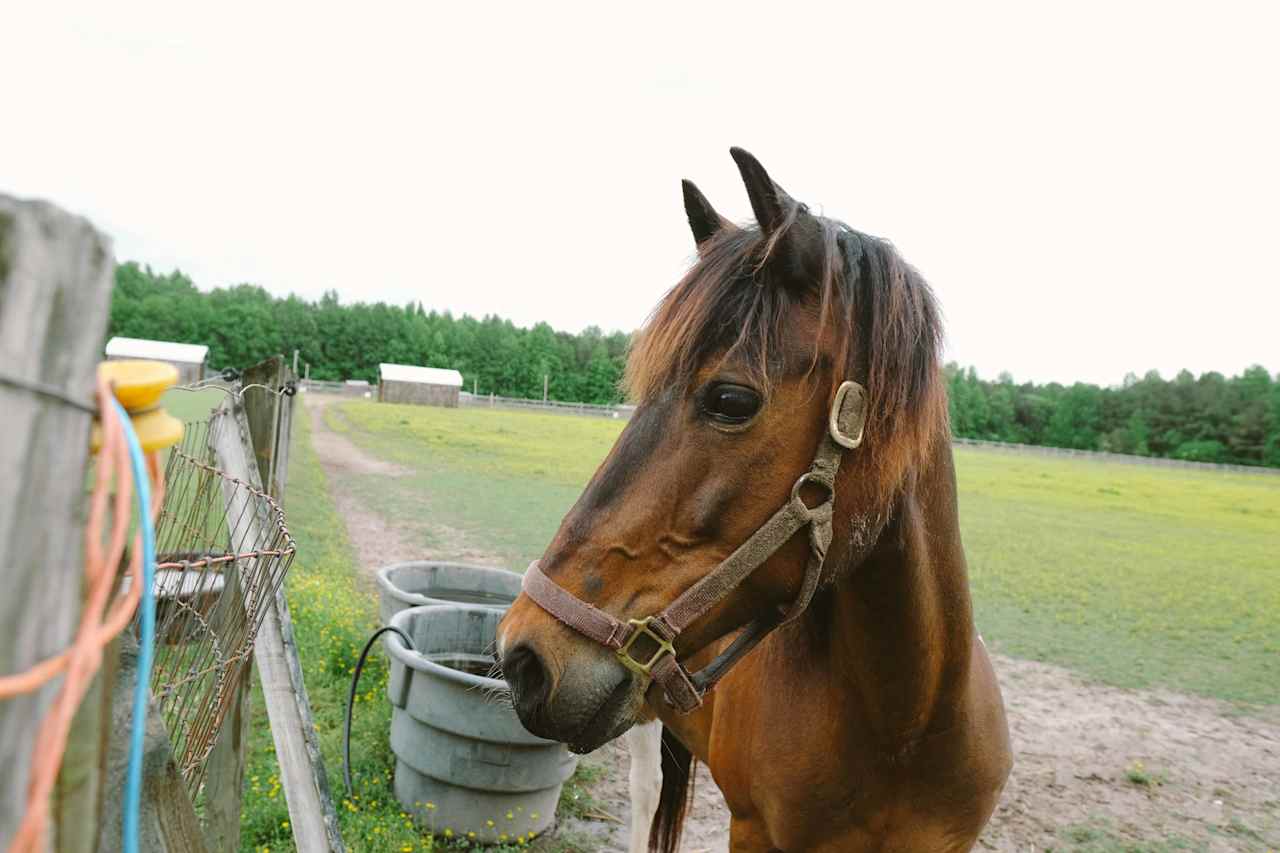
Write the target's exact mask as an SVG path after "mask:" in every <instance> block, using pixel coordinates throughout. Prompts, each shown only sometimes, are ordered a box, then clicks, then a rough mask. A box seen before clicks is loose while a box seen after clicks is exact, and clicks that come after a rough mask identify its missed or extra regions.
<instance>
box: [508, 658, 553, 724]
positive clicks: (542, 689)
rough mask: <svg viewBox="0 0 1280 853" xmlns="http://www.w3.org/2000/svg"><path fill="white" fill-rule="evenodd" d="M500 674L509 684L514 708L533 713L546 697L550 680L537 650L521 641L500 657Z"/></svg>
mask: <svg viewBox="0 0 1280 853" xmlns="http://www.w3.org/2000/svg"><path fill="white" fill-rule="evenodd" d="M502 675H503V677H504V678H506V680H507V684H509V685H511V694H512V698H513V699H514V700H515V703H516V709H517V710H519V711H520V712H521V713H522V714H525V713H529V714H531V713H533V711H534V710H535V709H537V708H538V707H539V706H540V705H542V703H543V702H545V701H546V699H547V690H548V689H549V688H550V683H551V680H550V679H549V678H548V677H547V670H546V668H545V667H544V666H543V665H542V661H541V659H539V657H538V654H537V652H535V651H534V650H533V649H531V648H529V647H528V646H526V645H524V644H523V643H522V644H520V645H518V646H516V647H515V648H514V649H511V650H510V651H509V652H507V653H506V654H505V655H503V657H502Z"/></svg>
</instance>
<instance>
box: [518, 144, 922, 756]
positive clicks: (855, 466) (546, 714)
mask: <svg viewBox="0 0 1280 853" xmlns="http://www.w3.org/2000/svg"><path fill="white" fill-rule="evenodd" d="M732 153H733V156H734V159H735V160H736V161H737V163H738V167H739V169H740V171H741V173H742V177H743V180H744V182H745V183H746V187H747V192H748V194H749V196H750V199H751V206H752V209H753V211H754V212H755V216H756V221H757V223H758V224H757V225H756V226H750V227H738V226H735V225H732V224H730V223H729V222H727V221H725V220H724V219H723V218H721V217H720V216H719V215H718V214H717V213H716V212H715V210H714V209H712V207H711V205H710V204H709V203H708V202H707V200H706V198H704V197H703V195H702V194H701V193H700V192H699V191H698V190H697V188H696V187H694V186H693V184H691V183H688V182H685V184H684V200H685V210H686V212H687V213H688V217H689V224H690V225H691V227H692V229H693V234H694V238H695V240H696V242H697V246H698V260H697V262H696V263H695V264H694V266H693V267H692V268H691V269H690V271H689V272H688V274H687V275H686V276H685V277H684V278H683V279H682V280H681V281H680V283H679V284H677V285H676V286H675V287H674V288H673V289H672V290H671V291H670V292H669V293H668V294H667V295H666V297H664V299H663V300H662V302H661V304H660V305H659V306H658V308H657V310H656V311H655V313H654V315H653V316H652V318H651V319H650V321H649V323H648V324H647V326H646V327H645V329H644V330H643V332H642V333H641V334H640V336H639V337H638V339H637V341H636V342H635V345H634V347H633V350H632V352H631V356H630V360H629V362H628V365H627V383H628V388H629V391H630V393H631V395H632V397H633V398H634V399H635V400H636V402H637V403H638V406H637V408H636V411H635V414H634V416H633V417H632V419H631V421H630V423H629V424H628V425H627V427H626V429H624V430H623V432H622V434H621V436H619V438H618V441H617V443H616V444H615V445H614V447H613V449H612V451H611V452H610V453H609V455H608V457H607V458H606V459H605V460H604V463H603V464H602V465H601V466H600V469H599V470H598V471H597V472H596V474H595V476H594V477H593V478H592V479H591V482H590V483H589V484H588V485H587V488H586V490H585V491H584V492H583V494H582V496H581V497H580V498H579V499H578V502H577V503H576V504H575V505H574V507H573V508H572V509H571V510H570V511H569V514H568V515H567V516H566V517H565V519H564V521H563V522H562V523H561V525H560V529H559V531H558V532H557V533H556V536H555V538H554V539H553V540H552V542H551V544H550V546H549V547H548V548H547V550H546V553H545V554H544V555H543V557H542V559H541V560H540V561H539V563H540V571H541V574H542V577H543V579H544V580H545V581H546V583H545V584H544V588H547V587H556V588H558V589H559V590H563V592H564V593H565V594H564V595H563V596H562V597H563V598H565V599H572V598H576V599H578V602H576V603H574V604H573V605H572V606H573V607H577V608H582V607H583V605H581V602H585V603H587V604H590V605H593V606H594V608H596V609H597V610H598V611H602V612H603V614H607V615H606V616H604V617H603V621H604V622H605V623H612V624H614V625H619V624H623V625H625V624H626V623H628V621H629V620H632V619H637V620H638V619H643V618H644V617H649V616H653V615H655V614H659V613H660V612H662V611H664V608H667V607H668V606H669V605H671V604H672V602H673V601H675V600H676V599H677V598H678V597H680V596H681V595H682V593H685V592H686V591H687V590H689V589H690V588H691V587H693V586H694V585H695V584H697V583H698V582H699V581H700V580H702V579H703V578H704V577H707V576H708V575H709V574H710V573H712V572H713V571H715V570H717V567H720V566H721V565H722V564H723V563H724V561H725V560H726V558H728V557H729V556H730V555H731V554H733V553H734V552H735V550H739V548H740V546H742V545H743V543H744V542H746V541H747V540H748V539H749V538H751V537H752V535H753V533H755V532H756V531H757V530H760V529H761V528H762V526H765V525H767V524H770V523H773V519H774V516H775V514H779V513H780V511H779V507H784V508H785V507H787V506H788V505H792V499H793V487H795V488H796V492H797V496H798V497H799V498H800V499H801V500H803V501H804V502H805V503H806V504H807V505H809V506H813V505H815V504H821V503H822V502H823V501H825V500H826V499H827V498H829V497H830V493H832V492H833V493H834V503H833V509H834V513H833V517H832V523H831V526H830V528H829V530H830V532H831V534H833V535H832V538H831V542H830V546H829V550H827V548H826V546H825V543H823V545H822V546H821V547H818V546H816V545H815V544H814V542H813V541H812V538H811V537H807V536H805V535H803V533H801V532H800V531H799V530H798V528H794V530H795V532H796V533H797V535H790V534H791V531H792V528H788V529H786V530H784V531H783V533H784V534H785V535H782V536H774V537H773V538H774V539H776V540H779V541H777V542H775V543H774V544H773V548H772V549H771V550H761V549H756V550H761V553H760V554H759V555H757V559H756V563H757V565H755V566H753V567H752V571H750V573H749V574H747V575H746V576H745V577H744V578H742V579H740V581H735V582H734V584H733V585H732V587H731V588H728V589H724V590H721V591H720V593H721V594H719V595H717V596H716V597H715V600H714V601H713V602H711V603H709V604H708V605H707V606H706V607H705V608H703V609H701V610H699V611H697V613H696V618H694V619H692V620H691V621H690V622H689V624H688V625H687V627H686V626H683V625H681V626H679V628H684V630H679V629H677V630H678V636H676V637H675V638H674V649H675V653H676V657H677V658H678V659H679V660H680V661H685V660H687V659H689V658H690V657H691V656H695V655H697V654H698V653H699V652H700V651H702V650H704V649H707V648H708V647H709V646H711V645H712V644H713V643H715V641H716V640H718V639H720V638H722V637H725V636H726V635H728V634H730V633H731V632H733V631H735V630H736V629H738V628H740V627H742V626H744V625H749V624H751V625H764V626H765V627H766V628H767V627H771V626H772V624H774V623H776V621H777V620H776V614H777V613H778V612H779V610H780V609H784V610H785V609H786V608H787V607H789V606H791V605H792V603H794V602H796V600H797V598H798V597H805V596H807V595H808V594H811V592H812V589H808V590H806V589H805V587H806V586H807V584H806V580H812V579H813V578H818V577H819V576H818V574H817V573H815V572H811V571H810V570H811V569H814V567H815V565H816V567H817V572H820V578H819V579H820V581H821V583H822V584H823V585H827V584H830V583H832V582H833V581H835V580H837V579H838V575H839V574H840V573H841V572H843V571H847V570H848V569H849V568H850V567H852V566H854V565H856V564H857V562H858V559H859V558H860V556H861V555H863V554H865V553H866V551H867V550H868V549H869V547H870V545H871V544H873V543H874V541H875V538H876V537H877V536H878V534H879V532H880V530H881V528H882V527H883V525H884V521H885V518H886V513H887V511H888V508H889V506H890V503H891V501H892V499H893V497H894V495H895V494H896V493H897V491H898V490H899V488H900V486H901V484H902V482H903V478H904V477H905V476H906V475H907V472H908V471H909V470H910V469H911V468H912V467H913V465H914V463H916V462H918V461H919V459H920V456H921V454H922V453H923V452H924V449H925V448H927V447H928V446H929V444H930V442H931V441H933V440H935V439H936V438H937V437H938V432H939V430H940V429H942V428H944V427H943V426H942V425H944V424H945V406H946V404H945V397H944V394H943V392H942V390H941V385H940V383H939V381H938V377H937V373H938V354H939V353H938V351H939V345H940V331H939V324H938V321H937V311H936V309H935V307H934V302H933V299H932V296H931V294H930V293H929V290H928V287H927V285H925V283H924V282H923V280H921V279H920V278H919V276H918V275H917V274H916V273H915V272H914V270H912V269H911V268H910V267H908V266H907V265H906V264H905V263H903V262H902V261H901V260H900V258H899V257H898V255H897V254H896V252H894V250H893V249H892V247H890V246H889V245H888V244H887V243H885V242H883V241H881V240H878V239H876V238H873V237H868V236H866V235H863V234H860V233H858V232H856V231H853V230H851V229H849V228H847V227H846V226H844V225H842V224H840V223H838V222H835V221H833V220H829V219H826V218H823V217H820V216H816V215H814V214H812V213H810V212H809V211H808V209H807V208H806V207H805V206H804V205H802V204H798V203H797V202H795V201H793V200H792V199H791V198H790V197H789V196H788V195H787V194H786V193H785V192H784V191H783V190H782V189H781V188H779V187H778V186H777V185H776V184H774V183H773V181H772V180H771V179H770V178H769V176H768V174H767V173H766V172H765V170H764V169H763V167H761V165H760V164H759V163H758V162H757V161H756V160H755V158H754V157H752V156H751V155H750V154H748V153H746V152H745V151H742V150H740V149H733V152H732ZM847 380H855V381H856V382H857V383H859V384H860V386H861V387H860V388H857V389H856V390H858V391H859V392H860V391H861V390H862V388H865V390H866V393H865V399H862V400H861V403H862V405H861V407H860V409H861V410H860V411H859V412H858V413H857V414H858V420H859V425H860V426H861V427H862V429H861V432H862V433H863V435H864V436H865V441H864V442H863V443H862V444H861V445H860V446H859V447H858V448H857V449H850V450H847V451H842V448H841V447H836V446H835V445H832V444H829V442H830V439H829V438H828V435H829V434H830V431H831V430H832V429H833V427H832V426H831V422H832V420H833V417H832V406H833V403H835V402H836V398H837V394H838V391H839V389H840V388H841V386H842V384H844V383H846V381H847ZM863 396H864V395H862V394H859V397H860V398H862V397H863ZM836 408H837V409H838V408H839V406H838V405H837V407H836ZM837 414H838V413H837ZM863 417H865V423H863V421H862V418H863ZM852 443H853V442H849V443H848V444H852ZM846 446H847V444H846ZM824 447H831V448H833V449H834V455H836V456H840V457H842V458H841V459H840V461H839V462H837V464H838V465H839V468H838V471H839V473H838V475H836V476H835V477H834V483H828V484H827V485H825V486H824V485H821V484H819V483H815V482H811V481H809V480H806V481H805V482H804V483H799V481H800V480H801V478H802V475H803V474H805V472H806V471H809V470H811V465H816V464H817V463H816V462H815V456H817V457H818V458H819V459H821V458H822V454H823V453H824V452H825V451H824V450H823V448H824ZM817 479H818V480H821V479H822V478H821V477H819V478H817ZM801 512H803V508H802V509H801ZM815 548H817V550H818V552H819V553H818V557H817V561H816V563H815V561H814V559H813V555H814V553H815ZM745 550H748V551H750V550H751V548H746V549H745ZM821 551H826V552H827V553H826V559H825V561H823V560H822V557H821V553H820V552H821ZM736 559H738V558H737V557H735V560H736ZM810 575H813V578H811V577H810ZM526 588H527V589H528V586H526ZM530 592H532V590H530ZM555 594H556V595H559V593H555ZM805 600H807V598H805ZM539 602H542V603H541V604H540V603H539ZM545 606H546V598H545V595H544V596H542V597H539V600H538V601H535V600H534V597H531V595H529V594H526V595H522V596H521V597H520V599H519V600H517V601H516V603H515V605H514V606H513V607H512V608H511V610H510V611H509V613H508V614H507V615H506V617H505V618H504V619H503V621H502V623H501V625H500V626H499V630H498V646H499V654H500V656H501V664H502V670H503V673H504V674H505V676H506V679H507V681H508V683H509V684H510V686H511V690H512V695H513V698H514V701H515V706H516V710H517V712H518V713H519V715H520V719H521V720H522V721H523V722H524V724H525V726H527V727H528V728H529V730H530V731H532V732H534V733H536V734H539V735H542V736H544V737H547V738H552V739H555V740H561V741H565V742H567V743H568V744H570V746H571V747H572V748H574V749H576V750H580V751H586V750H590V749H594V748H595V747H597V746H599V745H600V744H602V743H604V742H605V741H607V740H609V739H611V738H614V737H617V736H618V735H619V734H621V733H622V732H623V731H625V730H626V729H627V728H628V727H629V726H630V725H631V724H632V723H633V722H634V720H635V719H636V717H637V714H638V713H639V711H640V708H641V705H642V704H643V702H644V700H645V696H646V692H647V691H648V690H649V689H650V686H651V684H652V681H651V679H650V678H649V677H648V676H647V675H646V674H645V673H644V672H642V671H641V670H642V669H643V667H638V666H636V665H634V664H635V662H636V661H639V662H642V663H643V662H648V661H650V658H652V660H658V658H659V657H660V656H661V654H662V653H661V652H660V651H658V648H659V644H660V642H661V640H662V639H664V637H662V636H658V637H654V636H652V635H650V634H647V633H644V632H640V633H641V634H643V636H641V635H640V634H637V636H636V637H635V638H632V639H635V640H637V642H636V643H634V647H633V648H631V649H629V650H628V651H627V658H628V659H624V658H623V657H620V656H619V654H617V653H616V650H615V649H611V648H609V647H607V646H606V645H605V644H604V642H603V639H602V638H601V637H596V639H591V638H589V636H584V634H583V633H582V630H583V629H582V628H581V627H579V628H578V630H575V629H573V628H570V627H568V625H566V624H565V622H563V621H561V620H560V619H557V618H556V617H553V616H552V615H551V614H550V612H548V610H547V609H544V608H545ZM552 609H554V608H552ZM585 609H587V610H590V608H585ZM575 612H576V611H575ZM770 614H774V616H771V615H770ZM561 618H562V619H563V618H564V616H563V614H562V615H561ZM567 621H570V622H572V621H573V620H572V619H569V620H567ZM587 633H588V634H589V633H590V632H589V631H588V632H587ZM659 633H661V632H659ZM614 645H615V646H616V645H617V644H616V643H615V644H614ZM670 663H674V661H671V662H670ZM661 692H662V690H661V689H657V688H655V694H654V698H656V697H657V696H659V695H661Z"/></svg>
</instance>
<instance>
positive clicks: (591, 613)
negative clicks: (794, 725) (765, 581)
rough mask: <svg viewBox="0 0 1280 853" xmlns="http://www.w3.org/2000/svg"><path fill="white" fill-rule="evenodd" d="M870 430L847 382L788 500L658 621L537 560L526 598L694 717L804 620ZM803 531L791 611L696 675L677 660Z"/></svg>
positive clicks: (766, 619)
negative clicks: (803, 558) (811, 493)
mask: <svg viewBox="0 0 1280 853" xmlns="http://www.w3.org/2000/svg"><path fill="white" fill-rule="evenodd" d="M865 423H866V393H865V391H864V390H863V388H862V386H861V385H859V384H858V383H856V382H845V383H844V384H842V385H841V386H840V388H839V389H838V390H837V391H836V397H835V400H834V401H833V402H832V404H831V414H830V418H829V421H828V424H827V430H826V432H825V434H824V436H823V439H822V443H821V444H820V445H819V446H818V452H817V454H816V455H815V457H814V460H813V464H812V465H810V466H809V470H807V471H805V472H804V473H803V474H801V475H800V477H799V479H797V480H796V482H795V485H794V486H792V487H791V497H790V498H789V499H788V501H787V502H786V503H785V504H783V506H782V508H781V509H779V510H778V511H777V512H775V513H774V514H773V515H772V516H771V517H770V518H769V520H768V521H766V522H765V523H764V524H763V525H761V526H760V527H759V529H757V530H756V532H755V533H753V534H751V536H749V537H748V538H747V540H746V541H745V542H743V543H742V544H741V545H739V546H738V548H737V550H735V551H734V552H733V553H732V554H730V555H729V556H728V557H727V558H725V560H724V562H722V563H720V565H718V566H716V568H715V569H713V570H712V571H711V572H710V573H708V574H707V575H706V576H705V577H703V578H702V579H700V580H699V581H698V582H697V583H695V584H694V585H693V586H691V587H689V589H687V590H685V591H684V592H683V593H682V594H681V595H680V596H679V597H678V598H676V600H675V601H673V602H671V603H670V604H669V605H667V607H666V608H664V609H663V610H662V611H661V612H659V613H657V614H655V615H653V616H648V617H645V618H644V619H629V620H627V621H625V622H623V621H622V620H620V619H617V618H616V617H614V616H612V615H610V614H608V613H606V612H604V611H603V610H601V609H600V608H598V607H595V606H594V605H591V604H588V603H587V602H585V601H583V600H582V599H580V598H577V597H576V596H574V595H573V594H572V593H570V592H569V591H568V590H566V589H564V588H563V587H561V586H560V585H559V584H557V583H556V582H555V581H553V580H551V578H549V577H547V576H546V574H544V573H543V571H542V569H541V568H540V567H539V566H538V563H537V561H536V560H535V561H534V562H533V563H532V564H531V565H530V566H529V569H528V571H526V572H525V575H524V592H525V594H526V595H528V596H529V597H530V598H531V599H533V601H534V602H535V603H536V604H537V605H538V606H539V607H541V608H542V609H543V610H545V611H547V612H548V613H550V614H551V615H552V616H554V617H555V618H556V619H558V620H559V621H560V622H563V623H564V624H565V625H566V626H568V627H570V628H572V629H573V630H574V631H577V632H578V633H579V634H582V635H583V636H584V637H588V638H590V639H592V640H595V641H596V642H597V643H600V644H601V645H604V646H607V647H609V648H611V649H613V650H614V651H615V652H616V653H617V655H618V659H619V660H620V661H621V662H622V664H623V665H624V666H626V667H627V668H628V669H630V670H632V671H634V672H636V673H637V674H638V675H640V676H642V677H645V678H652V679H653V680H655V681H657V682H658V684H659V685H660V686H661V687H662V690H663V692H664V693H665V694H666V698H667V702H668V703H670V704H671V705H672V707H674V708H676V709H677V710H679V711H681V712H685V713H687V712H689V711H692V710H693V709H695V708H697V707H698V706H700V705H701V704H702V697H703V696H705V695H706V693H707V691H709V690H710V689H711V688H712V687H714V686H715V684H716V682H717V681H719V680H720V679H721V678H722V677H724V675H725V673H727V672H728V671H729V670H730V669H731V668H732V667H733V666H734V664H736V663H737V662H738V661H739V660H741V659H742V657H743V656H744V655H745V654H746V653H747V652H749V651H750V650H751V649H752V648H754V647H755V646H756V645H757V644H758V643H759V642H760V641H761V640H763V639H764V638H765V637H766V636H768V634H769V633H770V632H771V631H773V630H774V629H775V628H777V627H779V626H781V625H785V624H786V623H787V622H790V621H791V620H792V619H795V618H796V617H797V616H799V615H800V614H801V613H803V612H804V611H805V608H807V607H808V606H809V602H810V601H812V600H813V595H814V593H815V592H816V591H817V589H818V583H819V581H820V580H821V578H822V563H823V560H824V559H825V558H826V555H827V547H828V546H829V545H830V544H831V505H832V502H833V501H834V499H835V481H836V474H837V473H838V472H839V470H840V461H841V459H842V458H843V456H844V451H845V450H846V449H849V450H851V449H854V448H856V447H857V446H858V445H859V444H861V443H862V430H863V426H864V424H865ZM809 483H811V484H813V485H816V486H820V487H821V488H822V490H823V497H822V500H821V501H820V502H819V503H818V504H817V505H816V506H812V507H811V506H809V505H808V504H806V503H805V502H804V500H803V499H802V498H801V496H800V492H801V490H802V488H803V487H804V486H805V485H806V484H809ZM805 527H807V528H808V530H809V559H808V563H807V565H806V567H805V573H804V579H803V581H801V584H800V592H799V594H798V595H797V596H796V598H795V600H794V601H792V602H791V604H790V605H789V606H787V607H786V608H779V609H778V610H777V611H776V612H770V613H766V614H763V615H761V616H758V617H757V618H756V619H754V620H753V621H751V622H749V623H748V624H747V625H746V627H744V628H743V630H742V632H741V633H740V634H739V635H738V637H737V638H736V639H735V640H734V641H733V642H732V643H731V644H730V645H729V647H728V648H726V649H725V650H724V651H723V652H721V653H720V654H719V655H718V656H716V658H715V659H714V660H713V661H711V663H709V664H707V666H706V667H705V668H703V669H702V670H700V671H698V672H696V673H692V674H691V673H689V671H688V670H686V669H685V668H684V666H683V665H682V664H681V663H680V662H679V661H678V660H677V659H676V650H675V646H674V643H675V639H676V637H678V636H679V635H680V634H681V633H682V632H683V631H684V630H685V629H686V628H688V627H689V626H690V625H691V624H693V623H694V622H695V621H697V620H698V619H699V618H700V617H702V616H703V615H705V614H706V613H707V612H708V611H709V610H711V609H712V608H713V607H715V606H716V605H717V604H719V603H720V602H721V601H723V600H724V599H725V598H726V597H728V595H729V594H730V593H731V592H733V590H734V589H736V588H737V586H738V585H739V584H740V583H742V581H744V580H746V578H747V577H749V576H750V575H751V573H752V572H754V571H755V570H756V569H758V568H760V566H762V565H764V563H765V562H766V561H767V560H768V559H769V558H770V557H772V556H773V555H774V554H775V553H777V552H778V550H779V549H780V548H782V546H783V545H785V544H787V542H789V541H790V540H791V537H792V536H794V535H795V534H796V533H798V532H799V531H800V530H801V529H802V528H805ZM642 644H643V645H642ZM637 655H639V657H637Z"/></svg>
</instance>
